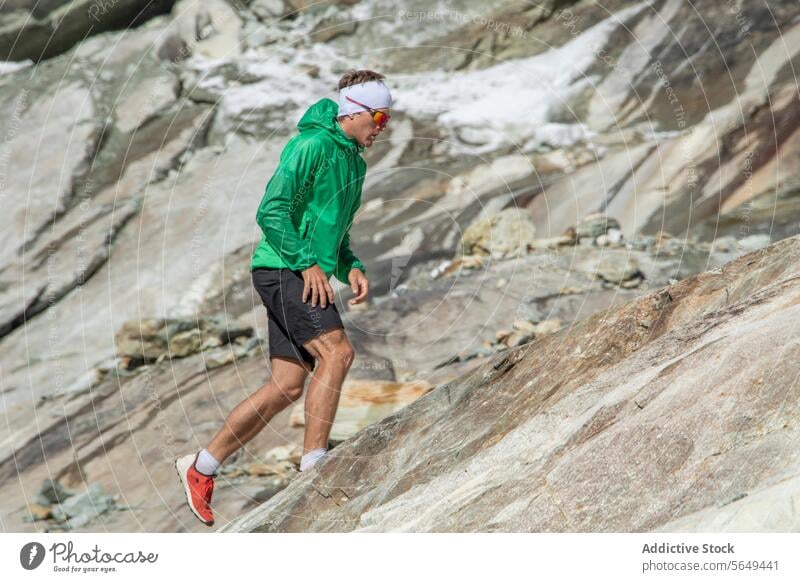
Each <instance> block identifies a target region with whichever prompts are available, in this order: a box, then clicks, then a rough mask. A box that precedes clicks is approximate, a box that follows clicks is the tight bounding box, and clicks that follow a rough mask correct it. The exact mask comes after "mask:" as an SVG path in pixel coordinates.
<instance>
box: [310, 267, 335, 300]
mask: <svg viewBox="0 0 800 582" xmlns="http://www.w3.org/2000/svg"><path fill="white" fill-rule="evenodd" d="M303 282H304V283H305V284H304V285H303V303H305V302H306V300H307V299H308V296H309V294H310V295H311V305H312V306H313V307H316V306H317V300H319V306H320V307H321V308H322V309H325V308H326V307H327V306H328V303H333V289H332V288H331V285H330V283H328V277H326V276H325V271H323V270H322V269H320V268H319V265H313V266H311V267H309V268H308V269H306V270H305V271H303Z"/></svg>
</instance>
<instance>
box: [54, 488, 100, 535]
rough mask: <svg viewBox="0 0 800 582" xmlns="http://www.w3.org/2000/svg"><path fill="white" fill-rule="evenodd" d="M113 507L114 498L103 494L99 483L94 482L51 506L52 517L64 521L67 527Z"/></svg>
mask: <svg viewBox="0 0 800 582" xmlns="http://www.w3.org/2000/svg"><path fill="white" fill-rule="evenodd" d="M115 508H116V501H115V498H114V497H113V496H109V495H105V494H104V493H103V488H102V487H101V486H100V484H99V483H94V484H92V485H91V486H90V487H89V488H88V489H87V490H86V491H84V492H82V493H78V494H76V495H73V496H72V497H70V498H69V499H67V500H66V501H64V502H62V503H61V504H59V505H55V506H53V519H55V520H57V521H61V522H65V525H66V526H67V528H69V529H76V528H79V527H83V526H84V525H86V524H88V523H89V522H90V521H92V520H93V519H95V518H97V517H98V516H100V515H102V514H104V513H106V512H108V511H111V510H113V509H115Z"/></svg>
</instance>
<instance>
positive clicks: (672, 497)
mask: <svg viewBox="0 0 800 582" xmlns="http://www.w3.org/2000/svg"><path fill="white" fill-rule="evenodd" d="M798 256H800V237H793V238H791V239H787V240H784V241H781V242H779V243H776V244H773V245H771V246H769V247H767V248H765V249H761V250H758V251H755V252H752V253H750V254H747V255H745V256H742V257H740V258H738V259H736V260H734V261H732V262H731V263H729V264H727V265H726V266H725V268H724V269H717V270H715V271H711V272H707V273H703V274H701V275H698V276H696V277H693V278H691V279H687V280H685V281H681V282H679V283H677V284H675V285H671V286H669V287H667V288H664V289H662V290H659V291H656V292H653V293H650V294H648V295H645V296H643V297H640V298H638V299H636V300H634V301H632V302H630V303H627V304H625V305H623V306H621V307H617V308H612V309H609V310H607V311H605V312H603V313H600V314H597V315H595V316H593V317H590V318H588V319H586V320H584V321H582V322H580V323H577V324H573V325H572V326H571V327H569V328H566V329H564V330H561V331H560V332H558V333H555V334H552V335H550V336H547V337H545V338H543V339H542V340H539V341H536V342H533V343H531V344H528V345H525V346H522V347H520V348H518V349H515V350H509V351H507V352H505V353H502V354H498V355H497V356H495V357H494V358H493V359H492V360H490V361H489V362H487V363H486V364H484V365H482V366H480V367H478V368H476V369H474V370H473V371H471V372H470V373H469V374H467V375H465V376H463V377H460V378H458V379H456V380H454V381H452V382H449V383H447V384H445V385H442V386H438V387H437V388H436V389H435V390H433V391H432V392H430V393H429V394H427V395H426V396H424V397H422V398H420V399H419V400H417V401H416V402H414V403H413V404H411V405H410V406H408V407H406V408H404V409H403V410H402V411H400V412H398V413H397V414H394V415H392V416H389V417H387V418H385V419H384V420H382V421H381V422H378V423H376V424H374V425H371V426H370V427H368V428H367V429H365V430H364V431H362V432H360V433H359V434H358V435H356V437H354V438H353V439H351V440H349V441H347V442H345V443H343V444H342V445H340V446H339V447H337V448H336V449H335V450H334V451H333V453H332V454H331V455H330V456H329V457H328V458H327V459H326V460H325V461H323V462H321V463H319V464H318V465H317V468H315V470H313V471H311V472H309V473H307V474H303V475H302V476H301V477H300V478H298V479H297V480H296V481H294V482H293V483H292V484H291V485H290V486H289V487H288V488H287V489H286V490H284V491H283V492H282V493H280V494H278V495H276V496H275V497H274V498H272V499H271V500H270V501H269V502H267V503H265V504H263V505H262V506H261V507H259V508H257V509H255V510H253V511H251V512H250V513H248V514H246V515H244V516H242V517H241V518H238V519H236V520H234V521H233V522H232V523H231V524H229V525H228V526H226V527H225V528H223V529H224V530H225V531H417V532H419V531H547V532H564V531H572V532H587V531H604V532H610V531H651V530H655V529H657V528H660V527H662V526H666V525H667V524H669V523H670V522H674V521H675V520H678V519H679V518H681V517H684V516H691V515H692V514H695V513H697V512H699V511H701V510H705V511H706V512H707V514H706V515H705V516H703V517H702V519H700V518H698V519H696V520H695V523H696V524H697V526H696V528H697V529H703V526H704V525H706V526H708V527H709V528H710V529H724V524H725V523H726V522H725V521H724V520H723V521H713V515H714V513H715V512H716V511H718V509H717V508H718V507H719V506H725V505H727V504H729V503H731V502H733V501H735V500H736V499H739V498H741V497H742V495H747V494H748V493H750V492H753V491H756V490H761V489H762V488H763V487H764V486H766V485H768V484H770V483H775V480H776V479H777V478H779V477H780V476H781V475H784V474H796V473H797V470H798V468H800V455H799V454H798V452H797V449H796V446H795V443H796V442H797V439H798V437H800V430H799V429H798V428H797V427H798V423H797V420H798V415H800V385H798V382H797V373H796V366H795V362H796V361H797V357H798V355H800V343H798V341H797V327H798V325H800V267H798V261H797V258H798ZM773 489H774V488H773ZM783 489H784V490H785V489H786V487H785V486H784V487H783ZM784 490H780V491H777V490H776V491H775V494H776V496H777V497H778V498H779V499H777V501H778V503H779V509H778V510H779V511H780V508H783V509H782V511H784V512H789V511H790V509H789V505H788V504H787V503H786V502H784V501H781V500H786V499H788V497H787V495H788V493H787V492H786V491H784ZM764 495H769V493H761V494H760V496H761V497H760V503H761V504H762V505H761V506H762V507H763V506H764V503H765V501H764V497H763V496H764ZM725 511H726V512H727V510H725ZM748 523H750V524H751V525H756V526H757V529H759V530H772V531H774V530H780V529H783V528H787V527H792V526H793V525H794V524H795V523H796V517H793V515H790V514H786V515H785V517H780V516H777V517H776V516H774V515H773V517H772V518H771V519H770V520H758V521H754V520H751V521H750V522H748Z"/></svg>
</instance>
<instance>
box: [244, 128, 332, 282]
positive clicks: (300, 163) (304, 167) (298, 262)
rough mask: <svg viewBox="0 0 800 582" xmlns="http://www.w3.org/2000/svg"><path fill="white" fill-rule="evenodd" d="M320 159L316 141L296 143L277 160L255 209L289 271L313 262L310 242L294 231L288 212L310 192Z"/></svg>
mask: <svg viewBox="0 0 800 582" xmlns="http://www.w3.org/2000/svg"><path fill="white" fill-rule="evenodd" d="M320 160H321V156H320V148H319V147H318V146H317V144H316V142H314V141H311V140H309V141H305V142H303V143H298V144H297V146H295V148H294V149H293V150H291V152H290V153H289V155H288V156H287V157H286V159H283V158H282V159H281V160H280V163H279V164H278V168H277V169H276V170H275V174H274V175H273V176H272V178H270V180H269V182H268V183H267V187H266V190H265V192H264V197H263V198H262V199H261V203H260V204H259V206H258V211H257V212H256V222H257V223H258V226H259V227H261V230H262V232H263V233H264V238H265V240H266V241H267V243H268V244H269V245H270V246H271V247H272V248H273V249H275V252H276V253H277V254H278V255H280V257H281V258H282V259H283V260H284V261H285V262H286V263H287V264H288V265H289V266H290V268H291V269H293V270H304V269H307V268H309V267H312V266H313V265H315V264H316V263H317V256H316V255H315V253H314V250H313V249H312V248H311V242H310V241H308V240H305V239H304V238H303V236H302V233H299V232H297V228H296V227H295V225H294V223H293V222H292V211H293V209H294V208H295V207H296V206H297V205H298V204H302V202H303V198H304V197H305V196H306V195H307V194H308V193H309V192H310V188H311V185H312V183H313V179H314V174H315V172H316V169H317V166H318V164H319V162H320Z"/></svg>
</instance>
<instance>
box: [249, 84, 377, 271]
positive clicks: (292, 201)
mask: <svg viewBox="0 0 800 582" xmlns="http://www.w3.org/2000/svg"><path fill="white" fill-rule="evenodd" d="M338 109H339V106H338V105H337V103H335V102H334V101H332V100H331V99H328V98H323V99H320V100H319V101H317V102H316V103H315V104H314V105H312V106H311V107H309V108H308V110H307V111H306V112H305V114H304V115H303V117H302V118H301V119H300V121H299V122H298V124H297V129H299V130H300V133H298V134H297V135H295V136H294V137H292V138H291V139H290V140H289V141H288V143H287V144H286V146H285V147H284V149H283V152H281V157H280V161H279V163H278V167H277V169H276V170H275V173H274V174H273V175H272V178H270V180H269V182H267V187H266V191H265V192H264V197H263V198H262V199H261V204H259V206H258V212H257V213H256V222H257V223H258V226H260V227H261V232H262V234H261V241H260V242H259V244H258V246H257V247H256V249H255V251H254V252H253V257H252V261H251V264H250V270H251V271H252V270H253V269H255V268H256V267H286V268H289V269H292V270H300V271H302V270H304V269H307V268H309V267H311V266H313V265H314V264H315V263H316V264H317V265H319V266H320V268H321V269H322V270H323V271H324V272H325V274H326V275H327V276H328V277H330V276H331V275H335V276H336V278H337V279H339V281H341V282H342V283H345V284H348V280H347V275H348V273H349V272H350V269H352V268H353V267H355V268H357V269H361V271H362V272H364V273H366V269H365V268H364V265H363V264H362V263H361V261H359V260H358V259H357V258H356V256H355V255H354V254H353V251H352V250H350V234H349V232H348V231H349V230H350V226H351V225H352V223H353V216H355V213H356V210H357V209H358V207H359V206H360V205H361V186H362V184H363V183H364V174H365V173H366V170H367V164H366V162H364V159H363V158H362V157H361V152H362V151H364V146H363V145H361V144H359V143H358V141H357V140H356V139H355V138H351V137H348V136H347V134H345V133H344V131H342V128H341V127H339V124H338V123H337V122H336V113H337V112H338Z"/></svg>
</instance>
